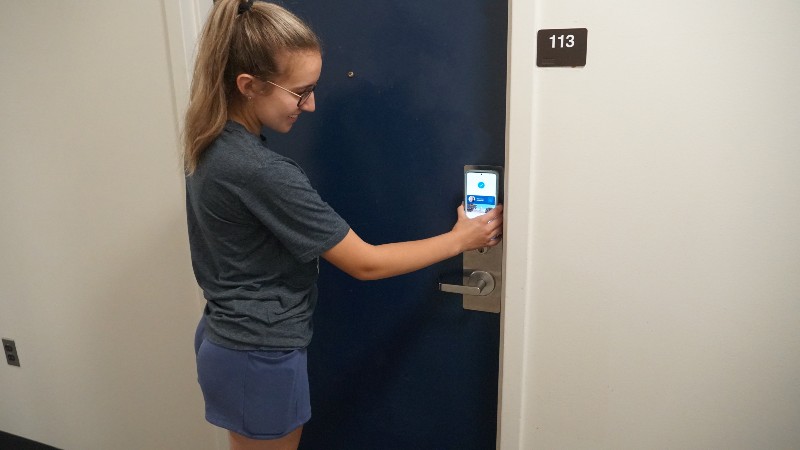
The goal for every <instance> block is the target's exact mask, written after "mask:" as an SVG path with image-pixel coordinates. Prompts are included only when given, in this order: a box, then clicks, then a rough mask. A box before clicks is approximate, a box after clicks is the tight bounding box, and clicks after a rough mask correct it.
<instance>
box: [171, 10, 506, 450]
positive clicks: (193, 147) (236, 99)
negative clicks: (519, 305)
mask: <svg viewBox="0 0 800 450" xmlns="http://www.w3.org/2000/svg"><path fill="white" fill-rule="evenodd" d="M321 68H322V58H321V51H320V43H319V40H318V39H317V37H316V36H315V34H314V33H313V32H312V31H311V30H310V29H309V27H308V26H307V25H306V24H305V23H303V22H302V21H301V20H300V19H298V18H297V17H295V16H294V15H292V14H291V13H290V12H288V11H286V10H285V9H283V8H281V7H279V6H277V5H274V4H270V3H267V2H255V3H254V2H253V1H252V0H249V1H246V0H245V1H242V0H219V1H217V2H216V3H215V4H214V7H213V9H212V11H211V15H210V16H209V18H208V21H207V23H206V25H205V28H204V30H203V34H202V36H201V39H200V44H199V51H198V57H197V62H196V65H195V70H194V80H193V82H192V90H191V97H190V104H189V108H188V111H187V113H186V125H185V135H184V163H185V169H186V174H187V176H186V197H187V199H186V208H187V216H188V225H189V241H190V246H191V252H192V266H193V268H194V272H195V276H196V277H197V281H198V283H199V285H200V287H201V288H202V289H203V293H204V296H205V298H206V300H207V306H206V308H205V311H204V315H203V319H202V320H201V321H200V324H199V326H198V330H197V334H196V340H195V347H196V348H195V350H196V352H197V369H198V380H199V383H200V386H201V389H202V391H203V396H204V398H205V402H206V418H207V420H208V421H209V422H211V423H213V424H215V425H218V426H220V427H223V428H225V429H227V430H229V432H230V443H231V448H232V449H295V448H297V445H298V443H299V440H300V434H301V432H302V426H303V424H304V423H306V421H308V419H309V418H310V416H311V411H310V402H309V394H308V378H307V371H306V350H305V349H306V347H307V346H308V343H309V341H310V339H311V316H312V314H313V312H314V306H315V304H316V301H317V286H316V279H317V275H318V258H319V257H320V256H322V257H323V258H325V259H326V260H328V261H329V262H331V263H332V264H333V265H335V266H336V267H338V268H339V269H341V270H343V271H344V272H346V273H348V274H350V275H352V276H353V277H355V278H358V279H361V280H375V279H380V278H385V277H391V276H395V275H400V274H404V273H408V272H412V271H415V270H418V269H421V268H424V267H426V266H428V265H431V264H433V263H436V262H439V261H442V260H444V259H447V258H450V257H453V256H456V255H458V254H459V253H462V252H464V251H467V250H472V249H475V248H480V247H486V246H494V245H496V244H497V243H498V242H499V241H498V240H497V237H498V236H499V235H500V233H501V231H502V207H498V208H496V209H495V210H493V211H491V212H490V213H488V214H486V215H484V216H481V217H479V218H476V219H471V220H470V219H467V218H466V216H465V214H464V210H463V206H462V207H459V208H458V211H457V212H458V220H457V222H456V224H455V226H454V227H453V229H452V230H451V231H449V232H448V233H445V234H442V235H439V236H435V237H432V238H429V239H424V240H420V241H413V242H400V243H393V244H386V245H377V246H373V245H370V244H368V243H366V242H364V241H363V240H361V238H359V236H358V235H357V234H356V233H355V232H354V231H353V230H351V229H350V227H349V226H348V225H347V223H346V222H345V221H344V220H343V219H342V218H341V217H340V216H339V215H338V214H336V212H334V211H333V210H332V209H331V208H330V206H328V204H327V203H325V202H324V201H322V199H320V197H319V195H318V194H317V192H316V191H315V190H314V189H313V188H312V187H311V184H310V183H309V180H308V178H307V177H306V175H305V174H304V173H303V171H302V169H301V168H300V167H299V166H298V165H297V164H296V163H295V162H294V161H292V160H291V159H289V158H286V157H284V156H281V155H279V154H277V153H274V152H273V151H271V150H270V149H269V148H267V147H266V145H265V143H264V140H263V138H262V137H261V136H260V130H261V128H262V127H267V128H270V129H272V130H275V131H278V132H282V133H286V132H288V131H289V130H291V129H292V125H294V123H295V122H296V121H297V120H298V118H299V117H300V115H301V114H302V113H304V112H313V111H314V109H315V108H316V104H315V98H314V88H315V87H316V83H317V80H318V79H319V76H320V71H321Z"/></svg>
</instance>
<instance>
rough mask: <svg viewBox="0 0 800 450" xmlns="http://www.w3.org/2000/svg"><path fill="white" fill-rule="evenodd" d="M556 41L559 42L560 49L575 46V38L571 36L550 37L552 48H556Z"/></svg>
mask: <svg viewBox="0 0 800 450" xmlns="http://www.w3.org/2000/svg"><path fill="white" fill-rule="evenodd" d="M556 40H558V42H559V48H564V47H574V46H575V36H573V35H571V34H568V35H566V36H564V35H563V34H562V35H561V36H558V37H556V35H552V36H550V42H551V43H552V48H556Z"/></svg>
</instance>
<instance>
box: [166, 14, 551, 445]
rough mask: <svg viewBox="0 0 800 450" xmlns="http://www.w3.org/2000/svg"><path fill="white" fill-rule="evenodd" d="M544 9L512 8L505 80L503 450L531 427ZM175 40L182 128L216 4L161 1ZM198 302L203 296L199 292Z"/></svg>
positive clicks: (223, 441) (223, 439) (220, 436)
mask: <svg viewBox="0 0 800 450" xmlns="http://www.w3.org/2000/svg"><path fill="white" fill-rule="evenodd" d="M537 3H538V2H536V1H531V0H526V1H514V0H509V1H508V30H509V34H508V44H507V61H508V63H507V79H506V99H507V100H506V148H505V157H506V167H505V177H504V178H505V193H506V194H505V202H506V204H505V223H506V225H505V230H504V236H505V239H506V242H508V241H511V242H514V245H504V246H503V247H504V255H503V267H504V274H503V286H502V289H503V291H502V292H503V294H502V300H501V302H502V307H501V312H500V361H499V377H498V387H497V388H498V405H497V412H498V413H497V448H498V449H502V450H512V449H521V448H522V437H523V429H524V424H525V409H524V405H525V401H524V399H525V392H526V379H525V375H526V373H525V367H526V354H527V352H526V350H527V348H528V345H527V341H528V339H527V329H528V323H529V322H530V320H528V319H529V318H528V314H529V307H528V305H529V303H530V301H529V299H531V298H532V295H531V293H532V289H531V283H530V277H529V276H528V275H529V274H530V273H531V271H532V267H531V264H532V263H531V262H532V261H533V258H532V250H533V249H532V248H531V243H532V239H531V237H532V228H531V227H532V225H533V220H532V211H533V208H532V206H533V204H532V199H533V187H534V184H533V182H532V180H530V179H529V174H530V173H531V170H530V169H531V165H532V163H534V158H533V155H532V150H533V148H534V146H533V133H532V129H533V126H532V124H533V119H534V117H535V114H534V107H533V106H534V99H535V97H534V89H533V87H534V84H535V76H534V71H533V68H534V67H535V61H534V58H535V54H536V51H535V50H536V49H535V45H536V32H535V29H534V27H531V26H530V24H532V23H534V20H533V19H534V17H535V8H536V4H537ZM162 5H163V7H164V17H165V23H166V27H167V36H168V37H169V53H170V55H169V58H170V64H171V72H172V78H173V80H172V81H173V88H174V96H175V101H174V104H175V116H176V123H177V124H178V127H179V129H180V128H182V127H183V111H185V109H186V106H187V104H188V100H189V87H190V86H191V78H192V69H193V61H194V54H195V46H196V42H197V37H198V35H199V34H200V31H201V30H202V26H203V21H204V19H205V17H206V15H207V14H208V11H209V10H210V9H211V5H212V0H178V1H177V2H175V1H169V0H162ZM198 298H200V299H201V296H200V294H199V292H198ZM216 445H217V448H218V449H220V450H223V449H226V448H227V446H228V440H227V433H225V432H224V430H221V429H220V430H219V433H217V439H216Z"/></svg>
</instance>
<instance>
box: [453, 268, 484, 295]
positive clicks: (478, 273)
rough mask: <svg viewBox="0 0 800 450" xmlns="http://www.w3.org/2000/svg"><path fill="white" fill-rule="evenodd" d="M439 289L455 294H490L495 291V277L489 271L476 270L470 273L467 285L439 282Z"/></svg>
mask: <svg viewBox="0 0 800 450" xmlns="http://www.w3.org/2000/svg"><path fill="white" fill-rule="evenodd" d="M466 272H467V273H469V271H466ZM439 290H440V291H442V292H452V293H454V294H464V295H489V294H491V293H492V291H494V277H493V276H492V275H491V274H490V273H489V272H484V271H482V270H475V271H472V272H471V273H469V278H468V279H467V285H466V286H461V285H458V284H444V283H439Z"/></svg>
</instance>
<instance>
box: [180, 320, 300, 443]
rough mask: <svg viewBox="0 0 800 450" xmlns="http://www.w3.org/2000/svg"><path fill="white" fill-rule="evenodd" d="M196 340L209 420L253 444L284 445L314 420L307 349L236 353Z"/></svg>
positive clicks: (199, 336) (201, 327) (202, 323)
mask: <svg viewBox="0 0 800 450" xmlns="http://www.w3.org/2000/svg"><path fill="white" fill-rule="evenodd" d="M204 329H205V320H204V319H201V320H200V324H199V325H198V327H197V334H196V335H195V352H196V355H197V380H198V382H199V383H200V388H201V390H202V391H203V398H204V399H205V403H206V420H208V421H209V422H210V423H212V424H214V425H216V426H219V427H222V428H225V429H227V430H230V431H234V432H236V433H239V434H241V435H243V436H247V437H249V438H251V439H278V438H280V437H283V436H286V435H287V434H289V433H291V432H292V431H294V430H295V429H297V428H298V427H299V426H301V425H303V424H304V423H306V422H308V420H309V419H310V418H311V402H310V395H309V390H308V368H307V361H308V360H307V355H306V349H298V350H292V351H262V350H254V351H244V350H231V349H229V348H225V347H222V346H220V345H217V344H215V343H213V342H210V341H209V340H208V339H204V338H203V330H204Z"/></svg>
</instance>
